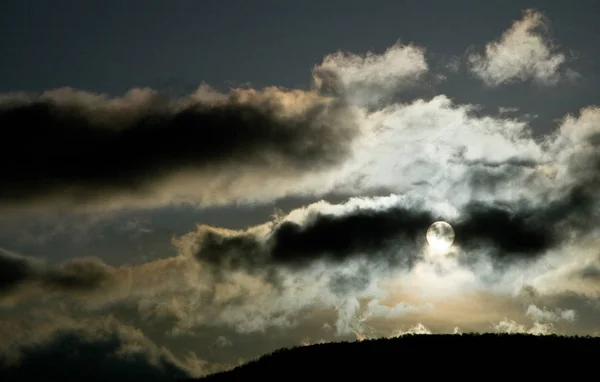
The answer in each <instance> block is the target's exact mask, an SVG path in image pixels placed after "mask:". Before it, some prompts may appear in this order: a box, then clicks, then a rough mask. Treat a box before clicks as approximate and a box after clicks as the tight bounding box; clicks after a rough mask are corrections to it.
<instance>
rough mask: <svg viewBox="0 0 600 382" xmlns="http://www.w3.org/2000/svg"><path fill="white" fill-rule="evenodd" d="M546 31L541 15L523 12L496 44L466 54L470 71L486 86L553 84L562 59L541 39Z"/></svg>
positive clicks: (563, 60)
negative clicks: (534, 83)
mask: <svg viewBox="0 0 600 382" xmlns="http://www.w3.org/2000/svg"><path fill="white" fill-rule="evenodd" d="M547 28H548V25H547V21H546V19H545V17H544V16H543V15H542V14H541V13H539V12H537V11H533V10H527V11H525V12H524V15H523V18H522V19H521V20H519V21H515V22H514V23H513V25H512V26H511V28H510V29H508V30H507V31H506V32H504V34H503V35H502V38H501V39H500V40H499V41H495V42H491V43H489V44H487V45H486V47H485V53H484V54H480V53H473V54H471V55H469V64H470V69H471V71H472V72H473V74H474V75H475V76H477V77H479V78H480V79H481V80H483V81H484V82H485V84H487V85H489V86H498V85H504V84H509V83H513V82H522V81H527V80H529V79H532V80H534V81H536V82H538V83H542V84H555V83H556V82H558V80H559V79H560V77H561V69H562V66H563V64H564V63H565V61H566V58H565V55H564V54H562V53H559V52H557V50H556V48H555V47H554V46H553V45H552V44H551V43H550V42H549V41H548V39H547V38H546V37H545V36H544V33H545V31H546V29H547Z"/></svg>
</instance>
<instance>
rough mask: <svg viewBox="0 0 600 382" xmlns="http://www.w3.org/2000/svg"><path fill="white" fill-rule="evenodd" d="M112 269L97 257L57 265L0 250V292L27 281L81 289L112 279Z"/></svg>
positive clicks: (59, 287)
mask: <svg viewBox="0 0 600 382" xmlns="http://www.w3.org/2000/svg"><path fill="white" fill-rule="evenodd" d="M113 277H114V268H112V267H111V266H109V265H107V264H105V263H104V262H102V261H101V260H100V259H97V258H76V259H73V260H69V261H66V262H64V263H63V264H61V265H59V266H50V265H46V264H44V263H42V262H40V261H35V260H34V259H32V258H29V257H25V256H21V255H18V254H13V253H10V252H7V251H3V250H0V293H8V292H10V291H12V290H13V289H15V288H16V287H18V286H19V285H22V284H26V283H28V282H35V283H40V285H42V286H43V287H44V288H48V289H49V290H52V291H64V292H84V291H91V290H94V289H97V288H99V287H101V286H103V285H105V284H106V283H108V282H110V281H111V280H113Z"/></svg>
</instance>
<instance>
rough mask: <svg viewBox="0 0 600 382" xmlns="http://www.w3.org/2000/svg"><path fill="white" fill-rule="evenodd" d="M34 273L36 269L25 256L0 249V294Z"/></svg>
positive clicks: (33, 275) (29, 277) (31, 276)
mask: <svg viewBox="0 0 600 382" xmlns="http://www.w3.org/2000/svg"><path fill="white" fill-rule="evenodd" d="M35 274H36V271H35V269H34V267H33V265H32V263H31V261H29V260H28V259H27V258H25V257H22V256H19V255H16V254H12V253H10V252H8V251H5V250H2V249H0V294H1V293H2V292H7V291H10V290H11V289H13V288H15V287H16V286H18V285H19V284H20V283H22V282H23V281H25V280H29V279H31V278H33V277H35Z"/></svg>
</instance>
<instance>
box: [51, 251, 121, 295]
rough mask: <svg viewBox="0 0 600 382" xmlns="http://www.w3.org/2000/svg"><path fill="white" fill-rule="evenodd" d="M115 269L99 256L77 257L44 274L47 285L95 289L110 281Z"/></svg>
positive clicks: (65, 288) (68, 288) (59, 288)
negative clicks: (98, 257)
mask: <svg viewBox="0 0 600 382" xmlns="http://www.w3.org/2000/svg"><path fill="white" fill-rule="evenodd" d="M113 276H114V269H113V268H112V267H110V266H108V265H106V264H105V263H104V262H102V261H101V260H100V259H97V258H76V259H73V260H70V261H67V262H65V263H64V264H62V265H61V266H60V267H58V268H57V269H53V270H51V271H49V272H47V273H46V274H45V275H44V276H43V282H44V285H45V286H48V287H50V288H54V289H58V290H81V291H85V290H93V289H96V288H99V287H101V286H103V285H104V284H106V283H108V282H109V281H110V280H111V279H112V278H113Z"/></svg>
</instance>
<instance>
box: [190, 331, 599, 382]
mask: <svg viewBox="0 0 600 382" xmlns="http://www.w3.org/2000/svg"><path fill="white" fill-rule="evenodd" d="M599 355H600V338H592V337H561V336H533V335H517V334H514V335H508V334H504V335H497V334H468V335H409V336H403V337H400V338H396V339H379V340H367V341H362V342H342V343H328V344H320V345H311V346H304V347H297V348H293V349H282V350H278V351H275V352H274V353H272V354H270V355H266V356H264V357H262V358H260V359H258V360H256V361H253V362H250V363H247V364H245V365H242V366H239V367H237V368H235V369H233V370H231V371H228V372H223V373H218V374H213V375H210V376H208V377H205V378H202V379H199V380H196V381H206V382H213V381H215V382H216V381H252V380H257V381H263V382H264V381H288V380H290V381H292V380H314V381H317V380H328V381H340V380H344V379H353V380H354V379H358V378H360V379H366V380H368V381H374V380H388V379H391V380H407V379H408V380H413V379H415V378H419V379H424V380H426V381H427V380H430V379H431V378H437V377H444V378H448V377H458V378H468V379H469V380H482V381H485V380H490V379H496V378H499V377H500V378H514V379H515V380H522V379H523V378H525V377H528V378H535V380H538V379H539V378H541V377H552V378H567V379H570V380H573V378H574V377H576V376H581V378H588V377H587V376H588V375H590V376H591V375H592V374H594V375H595V373H596V372H595V371H594V370H595V366H594V365H596V360H597V359H598V356H599ZM594 378H596V377H594Z"/></svg>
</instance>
